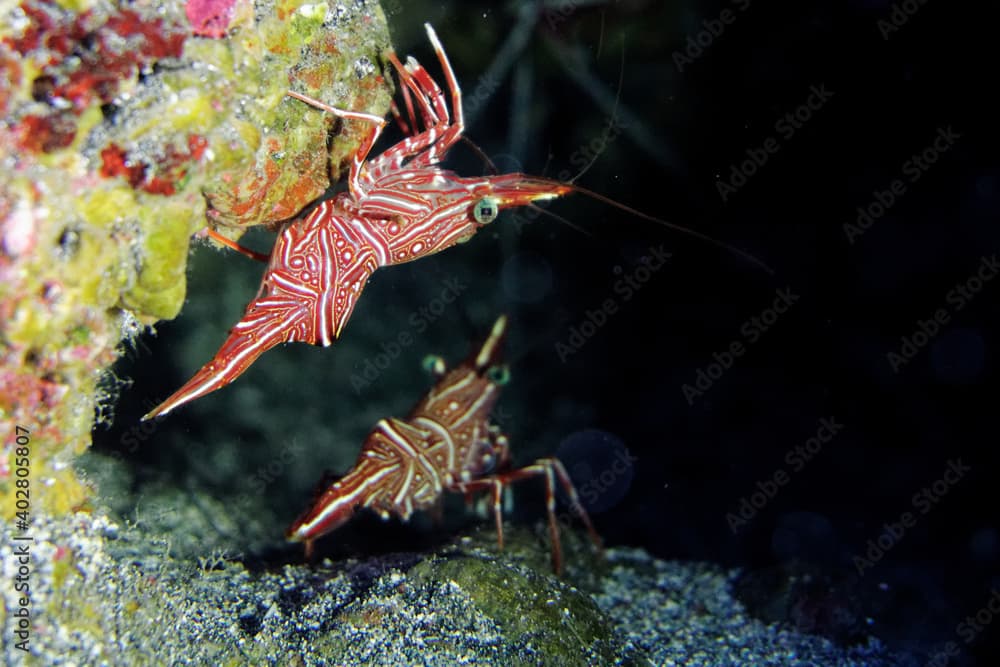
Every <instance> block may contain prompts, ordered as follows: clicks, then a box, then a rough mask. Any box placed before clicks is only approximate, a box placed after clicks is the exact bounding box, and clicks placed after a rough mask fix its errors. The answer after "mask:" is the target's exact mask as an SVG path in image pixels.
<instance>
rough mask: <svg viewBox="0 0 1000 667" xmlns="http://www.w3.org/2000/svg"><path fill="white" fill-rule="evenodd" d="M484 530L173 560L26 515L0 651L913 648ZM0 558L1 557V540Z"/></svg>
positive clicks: (885, 657) (534, 658)
mask: <svg viewBox="0 0 1000 667" xmlns="http://www.w3.org/2000/svg"><path fill="white" fill-rule="evenodd" d="M487 528H488V527H487ZM543 533H544V531H542V530H539V535H540V534H543ZM491 537H492V534H491V531H490V530H488V529H487V530H483V531H480V533H479V534H478V535H476V536H473V537H466V538H462V539H459V540H458V541H456V542H455V543H453V544H452V545H450V546H446V547H443V548H441V549H439V550H438V551H437V553H435V554H432V555H427V554H415V553H396V554H387V555H382V556H377V557H372V558H368V559H364V560H358V559H353V558H352V559H346V560H342V561H337V562H331V561H328V560H326V561H323V562H321V563H319V564H316V565H314V566H312V567H308V566H304V565H287V564H286V565H283V566H275V567H268V568H255V569H253V570H249V569H247V567H246V566H245V565H244V564H243V563H242V562H241V561H239V560H234V559H231V558H227V557H226V556H225V554H222V553H217V554H215V555H214V556H213V555H212V554H211V553H206V555H204V556H202V557H201V558H197V559H177V558H174V557H172V556H171V555H170V553H171V549H172V546H171V538H172V535H169V534H161V535H158V536H156V535H153V534H150V533H147V532H145V531H144V530H143V529H142V528H141V527H140V526H137V525H135V524H124V523H116V522H114V521H113V520H111V519H109V518H108V517H107V515H103V514H86V513H79V514H77V515H75V516H71V517H64V518H61V519H52V520H47V522H46V523H44V524H41V525H37V526H36V527H35V539H36V545H35V547H34V548H36V549H37V553H38V554H39V555H42V556H44V558H41V559H40V562H43V563H45V565H44V566H43V567H40V568H39V570H38V571H37V572H36V573H35V574H34V579H33V586H34V588H33V591H34V593H33V597H34V600H35V605H36V607H35V610H36V611H35V613H36V614H38V617H37V622H36V623H35V625H34V627H33V629H32V634H31V641H30V651H31V652H30V655H28V656H25V655H24V654H21V653H20V652H19V651H17V650H16V649H15V648H14V647H13V644H12V642H7V641H5V642H4V652H5V655H4V660H5V662H6V664H40V665H41V664H45V665H69V664H88V665H118V664H123V665H124V664H146V665H160V664H163V665H176V664H220V665H348V664H384V665H390V664H504V665H591V664H643V665H645V664H655V665H706V666H708V665H712V666H720V665H822V666H827V665H843V666H847V665H858V666H860V665H910V664H916V663H914V662H910V661H908V659H903V658H900V657H896V656H893V655H891V654H889V652H888V651H887V650H886V649H885V648H884V647H883V646H882V645H881V644H880V643H879V642H878V641H877V640H875V639H869V640H868V641H867V642H862V643H859V644H856V645H854V646H852V647H849V648H845V647H843V646H840V645H837V644H835V643H834V642H832V641H831V640H829V639H826V638H824V637H820V636H816V635H809V634H803V633H800V632H798V631H797V630H794V629H790V628H788V627H785V626H782V625H780V624H770V625H768V624H765V623H762V622H761V621H759V620H756V619H753V618H751V617H750V616H749V615H748V614H747V613H746V611H745V610H744V608H743V606H742V605H741V604H740V603H739V602H738V601H737V600H736V599H735V598H734V597H733V594H732V584H733V580H734V578H735V577H736V575H737V573H736V572H734V571H730V572H727V571H725V570H723V569H721V568H718V567H716V566H712V565H707V564H698V563H680V562H665V561H661V560H657V559H654V558H652V557H650V556H649V555H648V554H646V553H645V552H643V551H641V550H636V549H611V550H609V551H608V552H607V554H606V559H605V560H604V561H601V560H599V559H596V557H594V558H592V557H590V556H588V555H587V554H586V552H587V547H586V541H585V540H584V539H582V538H579V537H577V536H575V535H573V534H572V533H568V534H567V535H566V537H567V538H568V539H567V545H568V546H569V554H568V555H569V562H568V563H567V565H568V568H567V574H566V577H565V578H564V579H563V580H559V579H556V578H554V577H552V576H551V575H550V574H549V573H547V572H545V571H544V570H545V568H544V564H545V563H546V560H547V553H546V549H547V545H546V544H545V543H544V540H540V539H537V535H534V534H532V533H531V532H530V531H526V530H523V529H521V530H517V529H515V530H513V531H511V534H510V538H511V545H510V548H509V549H508V554H507V555H505V556H502V557H500V556H498V555H497V553H496V550H495V544H493V545H491V544H490V538H491ZM510 552H513V553H514V554H517V555H513V556H512V555H510ZM0 562H2V563H3V564H4V568H5V569H9V568H10V567H11V565H10V564H11V563H12V562H13V559H12V558H11V554H10V547H9V546H4V547H3V553H0ZM539 564H541V565H542V567H540V568H537V569H536V567H537V566H538V565H539ZM10 574H11V573H10V572H7V571H5V572H4V578H5V579H6V578H7V576H8V575H10ZM574 586H577V587H574ZM584 591H587V592H584ZM5 593H6V591H5ZM43 610H44V612H45V613H44V614H43V613H41V612H42V611H43Z"/></svg>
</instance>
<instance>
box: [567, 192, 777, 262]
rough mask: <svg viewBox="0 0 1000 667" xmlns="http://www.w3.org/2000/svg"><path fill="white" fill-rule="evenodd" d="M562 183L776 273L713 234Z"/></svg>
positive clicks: (583, 193) (609, 204)
mask: <svg viewBox="0 0 1000 667" xmlns="http://www.w3.org/2000/svg"><path fill="white" fill-rule="evenodd" d="M560 185H563V186H566V187H570V188H572V189H573V192H578V193H579V194H581V195H584V196H587V197H590V198H591V199H596V200H597V201H599V202H601V203H604V204H607V205H608V206H614V207H615V208H617V209H619V210H621V211H625V212H626V213H629V214H631V215H634V216H636V217H637V218H642V219H643V220H647V221H649V222H652V223H655V224H657V225H660V226H662V227H666V228H667V229H672V230H674V231H675V232H679V233H681V234H686V235H688V236H691V237H694V238H696V239H700V240H702V241H704V242H706V243H710V244H712V245H714V246H716V247H717V248H722V249H723V250H727V251H729V252H731V253H733V254H735V255H739V256H740V257H742V258H743V259H745V260H747V261H748V262H750V263H751V264H754V265H756V266H758V267H759V268H761V269H763V270H764V271H766V272H767V274H768V275H770V276H773V275H774V269H772V268H771V267H770V266H768V265H767V264H765V263H764V262H763V260H760V259H758V258H757V257H754V256H753V255H751V254H750V253H748V252H747V251H745V250H740V249H739V248H737V247H736V246H734V245H730V244H728V243H725V242H724V241H720V240H718V239H716V238H713V237H711V236H709V235H707V234H702V233H701V232H698V231H695V230H693V229H691V228H689V227H685V226H683V225H678V224H676V223H673V222H667V221H666V220H662V219H661V218H657V217H655V216H652V215H649V214H648V213H643V212H642V211H639V210H637V209H634V208H632V207H631V206H626V205H625V204H622V203H621V202H618V201H615V200H614V199H612V198H611V197H607V196H605V195H602V194H600V193H598V192H594V191H593V190H588V189H587V188H585V187H583V186H582V185H577V184H576V183H560Z"/></svg>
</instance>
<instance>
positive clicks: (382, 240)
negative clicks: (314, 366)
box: [143, 24, 759, 419]
mask: <svg viewBox="0 0 1000 667" xmlns="http://www.w3.org/2000/svg"><path fill="white" fill-rule="evenodd" d="M425 28H426V29H427V35H428V37H429V38H430V41H431V44H432V45H433V46H434V51H435V52H436V53H437V56H438V60H439V61H440V63H441V67H442V69H443V71H444V76H445V81H446V83H447V86H448V90H449V93H450V96H451V108H452V114H453V117H452V115H450V114H449V112H448V104H447V102H446V99H445V95H444V93H443V92H442V90H441V88H440V86H438V84H437V83H436V82H435V81H434V80H433V79H432V78H431V76H430V75H429V74H428V73H427V70H425V69H424V68H423V66H421V65H420V63H418V62H417V61H416V60H415V59H413V58H412V57H411V58H409V59H407V62H406V64H405V65H404V64H403V63H401V62H400V61H399V59H398V58H396V56H395V55H394V54H391V53H390V54H389V60H390V61H391V62H392V64H393V66H394V68H395V70H396V72H397V74H398V76H399V79H400V82H401V84H402V86H401V88H402V90H403V98H404V102H405V108H406V110H407V112H408V115H409V122H408V123H407V122H406V121H404V120H403V119H401V118H400V119H399V120H400V124H401V126H403V127H404V129H405V130H407V131H408V132H409V136H408V137H406V138H405V139H403V140H402V141H400V142H399V143H397V144H395V145H394V146H392V147H390V148H389V149H388V150H386V151H385V152H384V153H382V154H380V155H378V156H377V157H374V158H372V159H370V160H369V159H368V154H369V152H370V151H371V149H372V147H373V145H374V144H375V142H376V140H377V139H378V138H379V136H380V135H381V133H382V130H383V129H384V128H385V125H386V121H385V119H383V118H380V117H379V116H374V115H372V114H366V113H361V112H355V111H345V110H342V109H337V108H335V107H332V106H329V105H326V104H323V103H322V102H319V101H317V100H314V99H312V98H309V97H307V96H305V95H302V94H301V93H296V92H294V91H290V92H289V93H288V95H289V96H291V97H293V98H295V99H298V100H301V101H304V102H306V103H308V104H311V105H313V106H315V107H318V108H320V109H322V110H324V111H327V112H329V113H331V114H334V115H336V116H339V117H341V118H345V119H349V120H362V121H365V122H368V123H370V124H371V126H372V127H371V130H370V131H369V133H368V134H367V135H366V137H365V139H364V140H363V141H362V142H361V146H360V147H359V148H358V150H357V152H356V153H355V155H354V157H353V162H352V164H351V170H350V174H349V177H348V190H347V191H346V192H343V193H340V194H339V195H337V196H336V197H334V198H333V199H330V200H327V201H324V202H322V203H320V204H319V205H318V206H316V208H315V209H313V210H312V211H311V212H310V213H309V214H308V215H307V216H306V217H305V219H303V220H301V221H293V222H290V223H288V224H286V225H285V227H284V228H283V229H282V230H281V232H280V233H279V235H278V238H277V240H276V242H275V244H274V247H273V248H272V250H271V254H270V258H269V260H268V264H267V268H266V270H265V271H264V276H263V279H262V281H261V286H260V290H259V291H258V293H257V296H256V298H254V299H253V300H252V301H251V302H250V303H249V305H248V306H247V308H246V312H245V314H244V315H243V318H242V319H241V320H240V321H239V322H238V323H237V324H236V325H235V326H234V327H233V328H232V329H231V330H230V332H229V337H228V338H227V339H226V341H225V342H224V343H223V344H222V347H221V348H219V351H218V352H216V354H215V356H214V357H213V358H212V360H211V361H209V362H208V363H207V364H205V365H204V366H203V367H202V368H201V369H200V370H199V371H198V372H197V373H195V375H194V376H193V377H192V378H191V379H190V380H188V382H187V383H185V384H184V385H183V386H182V387H181V388H180V389H178V390H177V391H176V392H174V393H173V394H172V395H171V396H170V397H168V398H167V399H166V400H165V401H163V402H162V403H160V404H159V405H158V406H157V407H156V408H154V409H153V410H152V411H150V412H149V413H148V414H147V415H145V416H144V417H143V419H151V418H153V417H156V416H159V415H164V414H166V413H168V412H170V411H171V410H173V409H174V408H176V407H178V406H180V405H183V404H184V403H187V402H189V401H192V400H194V399H196V398H199V397H201V396H204V395H205V394H208V393H210V392H213V391H215V390H217V389H220V388H222V387H224V386H225V385H227V384H229V383H230V382H232V381H233V380H235V379H236V378H237V377H239V376H240V375H241V374H242V373H243V372H244V371H245V370H246V369H247V368H248V367H249V366H250V365H251V364H252V363H253V362H254V361H255V360H256V359H257V357H259V356H260V355H261V354H262V353H264V352H265V351H267V350H269V349H270V348H272V347H274V346H276V345H278V344H280V343H289V342H304V343H310V344H313V345H322V346H324V347H325V346H329V345H331V344H332V343H333V342H334V341H335V340H336V339H337V338H338V337H339V336H340V334H341V332H342V330H343V328H344V326H345V325H346V324H347V321H348V320H349V319H350V317H351V312H352V311H353V309H354V306H355V304H356V303H357V300H358V298H359V297H360V296H361V292H362V291H363V290H364V287H365V285H366V284H367V282H368V279H369V278H370V277H371V275H372V273H374V272H375V270H376V269H378V268H381V267H385V266H392V265H394V264H400V263H403V262H409V261H412V260H415V259H419V258H421V257H426V256H427V255H433V254H435V253H438V252H441V251H442V250H444V249H446V248H449V247H451V246H453V245H455V244H458V243H463V242H465V241H468V240H469V239H470V238H472V236H474V235H475V234H476V232H477V231H479V230H480V229H482V228H483V227H484V226H486V225H488V224H489V223H491V222H492V221H493V220H495V219H496V217H497V215H498V213H499V212H500V211H501V210H503V209H507V208H512V207H517V206H527V205H529V204H532V203H533V202H537V201H540V200H546V199H553V198H556V197H560V196H562V195H565V194H568V193H570V192H578V193H582V194H586V195H588V196H591V197H594V198H596V199H599V200H601V201H604V202H606V203H608V204H611V205H613V206H618V207H619V208H623V209H625V210H627V211H629V212H630V213H632V214H634V215H637V216H639V217H642V218H644V219H647V220H651V221H654V222H656V223H658V224H661V225H665V226H667V227H670V228H672V229H675V230H678V231H681V232H683V233H686V234H690V235H693V236H696V237H698V238H701V239H703V240H706V241H708V242H710V243H713V244H716V245H720V246H723V247H726V248H728V249H730V250H732V251H734V252H736V253H738V254H740V255H742V256H744V257H747V258H749V259H750V260H751V261H754V262H756V263H758V264H759V260H756V259H755V258H753V257H750V256H749V255H747V254H746V253H743V252H742V251H740V250H737V249H735V248H731V247H729V246H726V245H725V244H722V243H720V242H718V241H715V240H714V239H711V238H709V237H706V236H704V235H702V234H699V233H698V232H694V231H692V230H688V229H686V228H684V227H680V226H677V225H673V224H671V223H667V222H665V221H662V220H659V219H657V218H652V217H651V216H647V215H645V214H642V213H640V212H638V211H634V210H632V209H629V208H628V207H625V206H623V205H621V204H618V203H617V202H614V201H612V200H610V199H607V198H606V197H603V196H602V195H599V194H597V193H594V192H591V191H589V190H585V189H584V188H581V187H580V186H577V185H574V184H571V183H561V182H559V181H554V180H550V179H546V178H541V177H536V176H528V175H525V174H521V173H512V174H498V175H491V176H482V177H478V178H465V177H462V176H459V175H457V174H455V173H454V172H452V171H448V170H446V169H442V168H440V167H438V166H437V165H438V163H439V162H440V161H441V160H442V159H443V158H444V157H445V156H446V154H447V153H448V150H449V149H450V148H451V147H452V146H453V145H454V144H455V143H456V142H457V141H458V140H459V139H460V138H461V137H462V133H463V132H464V130H465V119H464V115H463V111H462V94H461V90H460V89H459V86H458V81H457V80H456V79H455V74H454V72H453V71H452V68H451V64H450V63H449V62H448V57H447V55H445V52H444V49H443V47H442V46H441V42H440V41H439V40H438V37H437V35H436V34H435V32H434V29H433V28H431V26H430V24H425ZM414 106H415V107H416V111H414ZM394 112H395V108H394ZM396 115H397V118H398V117H399V114H398V112H396ZM417 115H419V117H420V120H421V123H422V125H423V128H424V129H423V130H418V126H417ZM212 236H213V237H215V238H217V239H218V240H221V241H223V242H226V241H225V240H224V239H222V237H220V236H218V235H216V234H212ZM230 243H231V242H230ZM234 245H235V244H234ZM236 247H237V249H239V250H241V251H242V252H245V253H246V254H249V255H250V256H254V257H256V256H257V255H256V253H253V252H252V251H247V250H245V249H242V248H239V247H238V246H236Z"/></svg>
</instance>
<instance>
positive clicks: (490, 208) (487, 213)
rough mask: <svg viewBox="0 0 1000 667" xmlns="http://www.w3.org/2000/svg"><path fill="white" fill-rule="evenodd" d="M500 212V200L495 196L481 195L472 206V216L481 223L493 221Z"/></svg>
mask: <svg viewBox="0 0 1000 667" xmlns="http://www.w3.org/2000/svg"><path fill="white" fill-rule="evenodd" d="M499 213H500V200H499V199H497V198H496V197H483V198H482V199H480V200H479V201H477V202H476V204H475V206H473V207H472V218H473V219H474V220H475V221H476V222H478V223H479V224H481V225H485V224H488V223H491V222H493V221H494V220H496V219H497V215H498V214H499Z"/></svg>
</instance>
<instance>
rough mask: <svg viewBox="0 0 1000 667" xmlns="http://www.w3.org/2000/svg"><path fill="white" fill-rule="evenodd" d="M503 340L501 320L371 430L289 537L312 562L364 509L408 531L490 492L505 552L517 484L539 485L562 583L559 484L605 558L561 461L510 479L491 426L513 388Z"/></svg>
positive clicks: (504, 450)
mask: <svg viewBox="0 0 1000 667" xmlns="http://www.w3.org/2000/svg"><path fill="white" fill-rule="evenodd" d="M506 331H507V317H506V316H504V315H501V316H500V317H499V318H498V319H497V321H496V323H495V324H494V325H493V329H492V331H491V332H490V335H489V337H487V339H486V341H485V342H484V343H483V344H482V346H480V347H478V348H473V350H472V352H471V354H470V355H469V357H468V358H467V359H466V360H465V361H464V362H463V363H462V364H460V365H459V366H457V367H455V368H453V369H451V370H450V371H449V370H447V368H446V367H445V363H444V361H443V360H442V359H441V358H440V357H436V358H432V363H431V364H429V366H430V370H431V372H432V373H434V375H435V376H436V377H437V378H438V381H437V383H436V384H435V385H434V386H433V387H431V389H430V391H428V392H427V394H426V395H425V396H424V397H423V398H422V399H421V400H420V402H418V403H417V404H416V405H415V406H414V408H413V410H411V411H410V414H409V416H407V417H406V418H405V419H399V418H396V417H389V418H388V419H382V420H381V421H379V422H378V423H377V424H375V427H374V428H373V429H372V430H371V432H370V433H369V434H368V437H367V438H365V442H364V445H362V447H361V453H360V455H359V456H358V460H357V462H356V463H355V464H354V467H353V468H351V470H350V471H349V472H347V474H345V475H344V476H343V477H340V478H339V479H337V480H336V481H334V482H333V483H332V484H330V485H329V486H328V487H327V488H326V489H325V490H323V491H322V492H321V493H320V494H319V496H318V497H317V498H316V500H315V502H314V503H313V504H312V505H311V506H310V507H309V509H308V510H306V512H305V513H304V514H302V515H301V516H300V517H299V518H298V519H297V520H296V521H295V523H293V524H292V525H291V527H290V528H289V529H288V533H287V537H288V539H289V540H292V541H296V542H304V543H305V545H306V554H307V557H308V556H309V555H311V552H312V544H313V542H314V541H315V540H316V539H317V538H319V537H321V536H322V535H325V534H327V533H329V532H331V531H333V530H334V529H336V528H338V527H339V526H341V525H343V524H344V523H345V522H346V521H347V520H349V519H350V518H351V517H352V516H353V515H354V513H355V512H356V511H357V510H358V509H361V508H368V509H371V510H373V511H375V512H377V513H378V514H379V515H381V516H382V518H384V519H388V518H389V517H390V516H391V515H395V516H398V517H400V518H401V519H403V520H404V521H406V520H408V519H409V518H410V515H411V514H412V513H413V512H414V511H417V510H425V509H429V508H432V507H435V506H436V505H437V503H438V501H439V499H440V497H441V495H442V494H443V493H444V492H446V491H452V492H457V493H464V494H466V495H468V494H471V493H475V492H476V491H480V490H488V491H490V492H491V494H492V503H493V516H494V520H495V521H496V527H497V542H498V544H499V546H500V548H501V549H502V548H503V516H502V512H501V498H502V495H503V490H504V487H505V486H507V485H508V484H510V483H511V482H514V481H517V480H520V479H526V478H529V477H543V478H544V479H545V483H546V507H547V512H548V520H549V533H550V535H551V539H552V564H553V567H554V569H555V571H556V573H559V572H560V571H561V570H562V547H561V543H560V539H559V526H558V524H557V522H556V515H555V502H556V501H555V496H556V481H557V480H558V482H559V483H560V484H562V486H563V489H564V490H565V491H566V494H567V495H568V496H569V498H570V501H571V503H572V508H573V510H574V512H575V513H576V515H577V516H578V517H579V518H580V520H581V521H582V522H583V523H584V525H585V526H586V527H587V530H588V531H589V533H590V537H591V539H592V540H593V541H594V544H595V545H597V547H598V548H600V547H601V540H600V538H599V537H598V535H597V533H596V531H595V530H594V527H593V526H592V525H591V523H590V518H589V517H588V516H587V513H586V511H585V510H584V509H583V506H582V505H581V504H580V501H579V498H578V496H577V493H576V489H575V488H574V487H573V483H572V481H571V480H570V478H569V475H568V474H567V473H566V469H565V468H564V467H563V465H562V463H560V462H559V459H556V458H553V457H548V458H542V459H538V460H537V461H535V462H534V463H532V464H531V465H529V466H526V467H524V468H518V469H516V470H511V469H510V452H509V448H508V443H507V437H506V436H505V435H504V434H503V433H502V432H501V431H500V428H499V427H498V426H496V425H495V424H491V423H490V422H489V415H490V412H492V410H493V407H494V405H495V404H496V402H497V398H498V396H499V392H500V387H501V386H502V385H503V384H505V383H506V381H507V378H508V371H507V367H506V366H505V365H503V364H502V362H501V347H502V344H503V340H504V336H505V334H506Z"/></svg>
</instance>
